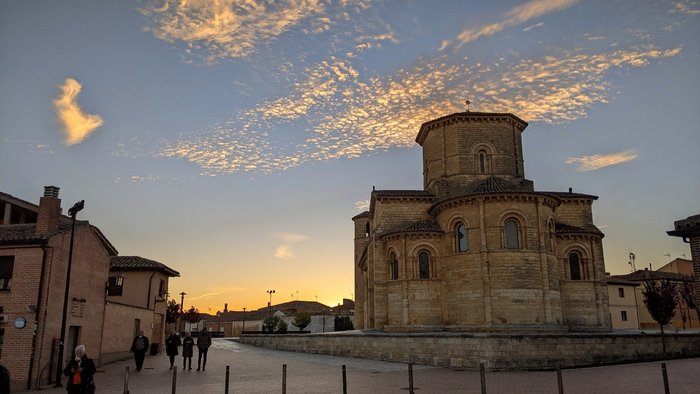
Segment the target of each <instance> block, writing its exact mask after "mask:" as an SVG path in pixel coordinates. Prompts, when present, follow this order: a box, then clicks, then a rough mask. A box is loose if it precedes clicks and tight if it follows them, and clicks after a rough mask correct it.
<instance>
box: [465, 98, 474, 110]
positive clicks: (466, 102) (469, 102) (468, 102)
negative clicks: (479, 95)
mask: <svg viewBox="0 0 700 394" xmlns="http://www.w3.org/2000/svg"><path fill="white" fill-rule="evenodd" d="M464 103H465V104H467V112H469V104H471V103H472V102H471V101H469V100H466V101H465V102H464Z"/></svg>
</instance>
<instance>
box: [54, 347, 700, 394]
mask: <svg viewBox="0 0 700 394" xmlns="http://www.w3.org/2000/svg"><path fill="white" fill-rule="evenodd" d="M193 361H195V362H196V354H195V357H194V360H193ZM181 364H182V358H181V357H178V359H177V365H178V367H179V368H181ZM283 364H286V365H287V393H290V394H292V393H342V365H346V371H347V386H348V393H407V392H408V367H407V365H406V364H400V363H390V362H382V361H374V360H365V359H356V358H344V357H335V356H324V355H313V354H305V353H293V352H283V351H276V350H270V349H265V348H258V347H253V346H248V345H243V344H240V343H237V342H234V341H231V340H228V339H218V338H217V339H214V341H213V345H212V348H211V349H210V350H209V360H208V362H207V369H206V371H200V372H196V368H194V369H192V370H191V371H182V369H178V371H177V393H187V394H190V393H196V394H205V393H224V384H225V371H226V366H227V365H229V366H230V370H231V373H230V386H229V387H230V391H229V392H230V393H245V394H248V393H281V392H282V365H283ZM666 364H667V369H668V377H669V384H670V390H671V393H673V394H684V393H697V392H698V387H700V373H699V372H700V359H698V358H694V359H676V360H669V361H667V362H666ZM127 366H129V367H130V370H131V373H130V382H129V393H130V394H139V393H168V394H169V393H171V392H172V390H171V388H172V385H171V384H172V371H171V370H169V362H168V358H167V356H165V355H164V354H161V355H157V356H149V357H147V359H146V362H145V364H144V369H143V370H142V371H141V372H140V373H134V372H133V369H134V365H133V360H125V361H120V362H115V363H112V364H108V365H105V366H102V367H100V368H99V371H100V372H98V373H97V374H96V376H95V380H96V382H97V387H98V390H97V392H98V393H106V394H112V393H114V394H122V393H123V387H124V386H123V381H124V370H125V367H127ZM562 374H563V384H564V392H565V393H567V394H568V393H662V392H663V381H662V376H661V363H660V362H647V363H637V364H624V365H613V366H604V367H594V368H579V369H565V370H563V371H562ZM413 376H414V386H415V388H416V393H418V394H424V393H436V394H437V393H476V394H479V393H481V380H480V376H479V371H470V370H462V369H448V368H439V367H427V366H419V365H414V366H413ZM486 388H487V392H488V393H557V392H558V390H557V376H556V372H555V371H544V372H487V373H486ZM42 393H47V394H54V393H56V394H58V393H65V389H63V388H60V389H53V388H52V389H48V390H42Z"/></svg>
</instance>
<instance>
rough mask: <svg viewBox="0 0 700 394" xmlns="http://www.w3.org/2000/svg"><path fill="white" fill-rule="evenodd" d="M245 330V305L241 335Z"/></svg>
mask: <svg viewBox="0 0 700 394" xmlns="http://www.w3.org/2000/svg"><path fill="white" fill-rule="evenodd" d="M244 331H245V307H243V328H242V329H241V335H243V332H244Z"/></svg>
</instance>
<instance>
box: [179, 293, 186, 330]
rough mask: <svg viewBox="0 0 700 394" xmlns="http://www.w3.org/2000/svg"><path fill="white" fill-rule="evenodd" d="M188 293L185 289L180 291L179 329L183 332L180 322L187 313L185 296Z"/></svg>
mask: <svg viewBox="0 0 700 394" xmlns="http://www.w3.org/2000/svg"><path fill="white" fill-rule="evenodd" d="M186 295H187V293H185V292H184V291H183V292H181V293H180V314H179V315H178V316H177V329H178V330H180V332H182V327H181V324H180V322H181V321H182V316H183V315H184V314H185V296H186Z"/></svg>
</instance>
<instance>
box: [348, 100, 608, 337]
mask: <svg viewBox="0 0 700 394" xmlns="http://www.w3.org/2000/svg"><path fill="white" fill-rule="evenodd" d="M526 127H527V123H526V122H524V121H523V120H521V119H520V118H518V117H517V116H515V115H512V114H507V113H482V112H464V113H456V114H452V115H448V116H444V117H442V118H439V119H435V120H431V121H429V122H426V123H424V124H423V125H422V126H421V128H420V130H419V132H418V135H417V137H416V142H417V143H418V144H419V145H420V146H421V147H422V150H423V189H422V190H373V191H372V193H371V196H370V208H369V211H367V212H363V213H361V214H359V215H357V216H355V217H354V218H353V221H354V224H355V294H356V305H355V323H356V328H367V329H380V330H384V331H390V332H391V331H393V332H418V331H443V330H448V331H513V330H523V331H530V330H534V331H607V330H610V327H611V324H610V314H609V311H608V290H607V284H606V275H605V264H604V260H603V248H602V242H601V240H602V238H603V234H602V233H601V231H600V230H599V229H598V228H597V227H596V226H595V225H594V224H593V217H592V203H593V201H595V200H596V199H597V197H596V196H592V195H588V194H581V193H574V192H573V191H572V190H571V189H569V191H568V192H544V191H536V190H535V189H534V185H533V182H532V181H530V180H528V179H526V178H525V168H524V158H523V154H522V140H521V134H522V132H523V131H524V130H525V128H526Z"/></svg>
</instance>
